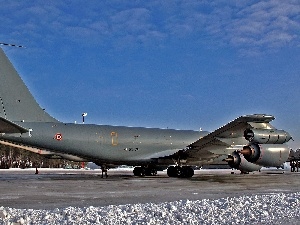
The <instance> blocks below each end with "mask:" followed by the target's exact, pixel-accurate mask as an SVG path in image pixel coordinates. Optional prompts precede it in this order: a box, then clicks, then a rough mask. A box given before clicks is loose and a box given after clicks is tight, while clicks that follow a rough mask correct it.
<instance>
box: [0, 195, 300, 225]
mask: <svg viewBox="0 0 300 225" xmlns="http://www.w3.org/2000/svg"><path fill="white" fill-rule="evenodd" d="M299 197H300V192H297V193H288V194H285V193H279V194H278V193H276V194H275V193H274V194H267V195H252V196H241V197H236V198H221V199H217V200H208V199H204V200H198V201H189V200H181V201H175V202H166V203H160V204H153V203H146V204H133V205H118V206H117V205H110V206H105V207H93V206H90V207H85V208H77V207H68V208H64V209H58V208H57V209H54V210H33V209H14V208H8V207H0V223H1V224H7V225H8V224H15V225H16V224H299V222H298V219H299V217H300V216H299V207H300V201H299V200H298V199H299ZM0 204H1V203H0Z"/></svg>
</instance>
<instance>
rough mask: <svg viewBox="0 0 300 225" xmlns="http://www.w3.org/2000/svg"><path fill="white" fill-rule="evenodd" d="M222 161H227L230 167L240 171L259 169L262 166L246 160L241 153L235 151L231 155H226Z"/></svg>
mask: <svg viewBox="0 0 300 225" xmlns="http://www.w3.org/2000/svg"><path fill="white" fill-rule="evenodd" d="M224 161H226V162H228V165H229V166H230V167H231V168H234V169H238V170H240V171H241V172H252V171H257V170H260V169H261V167H262V166H259V165H256V164H254V163H251V162H248V161H247V160H246V159H245V158H244V156H243V154H241V153H239V152H237V151H235V152H233V153H232V154H231V155H228V157H227V158H226V159H224Z"/></svg>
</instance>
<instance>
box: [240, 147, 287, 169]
mask: <svg viewBox="0 0 300 225" xmlns="http://www.w3.org/2000/svg"><path fill="white" fill-rule="evenodd" d="M240 153H242V154H243V155H244V157H245V159H246V160H247V161H249V162H251V163H255V164H257V165H261V166H267V167H272V166H275V167H277V166H280V165H282V164H283V163H284V162H286V161H287V159H288V157H289V153H290V149H289V148H288V146H287V145H285V144H250V145H248V146H244V147H243V150H242V151H240Z"/></svg>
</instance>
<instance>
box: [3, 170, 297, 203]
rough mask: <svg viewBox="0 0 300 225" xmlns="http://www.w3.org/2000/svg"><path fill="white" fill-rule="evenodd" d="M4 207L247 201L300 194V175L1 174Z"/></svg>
mask: <svg viewBox="0 0 300 225" xmlns="http://www.w3.org/2000/svg"><path fill="white" fill-rule="evenodd" d="M0 189H1V192H0V202H1V203H0V206H4V207H11V208H18V209H55V208H66V207H69V206H73V207H89V206H95V207H98V206H107V205H125V204H135V203H149V202H152V203H162V202H171V201H177V200H186V199H188V200H202V199H219V198H226V197H238V196H243V195H256V194H270V193H295V192H299V191H300V172H299V173H297V172H296V173H291V172H289V171H283V170H276V169H274V170H263V171H261V172H253V173H250V174H240V173H239V171H236V170H235V171H234V174H232V170H217V169H215V170H195V175H194V176H193V177H192V178H189V179H182V178H170V177H168V176H167V174H166V172H165V171H162V172H158V175H157V176H149V177H148V176H146V177H135V176H133V173H132V171H130V170H128V169H126V170H123V169H121V170H120V169H119V170H109V171H108V178H101V170H83V169H78V170H75V169H71V170H68V169H39V174H35V169H8V170H0Z"/></svg>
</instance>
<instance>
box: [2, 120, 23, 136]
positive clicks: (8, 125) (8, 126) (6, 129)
mask: <svg viewBox="0 0 300 225" xmlns="http://www.w3.org/2000/svg"><path fill="white" fill-rule="evenodd" d="M26 132H28V130H27V129H26V128H24V127H21V126H20V125H18V124H16V123H14V122H12V121H9V120H7V119H4V118H3V117H0V133H7V134H13V133H26Z"/></svg>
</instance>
